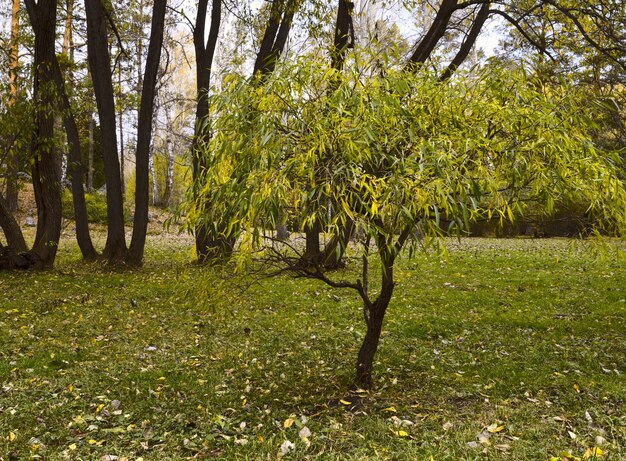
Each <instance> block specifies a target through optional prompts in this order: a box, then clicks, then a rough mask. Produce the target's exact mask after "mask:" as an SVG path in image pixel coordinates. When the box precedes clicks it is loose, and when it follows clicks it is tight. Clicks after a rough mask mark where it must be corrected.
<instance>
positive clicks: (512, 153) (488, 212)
mask: <svg viewBox="0 0 626 461" xmlns="http://www.w3.org/2000/svg"><path fill="white" fill-rule="evenodd" d="M5 3H6V4H5V5H4V6H2V7H0V8H1V10H0V18H2V24H3V25H5V26H6V27H4V28H3V30H2V35H1V36H0V61H1V62H2V64H3V65H2V69H4V71H3V72H2V75H0V92H1V93H2V97H1V98H0V101H1V103H0V145H1V150H0V186H1V188H0V227H2V230H3V235H4V238H3V239H0V270H15V269H26V270H31V269H40V268H50V267H53V265H54V262H55V257H56V251H57V248H58V244H59V240H60V238H61V229H62V219H63V216H64V213H65V211H67V210H63V205H64V204H65V206H67V205H68V204H71V207H72V208H73V210H71V211H72V213H71V215H72V216H73V219H74V220H75V236H76V240H77V243H78V246H79V247H80V250H81V253H82V256H83V258H84V259H85V260H89V261H92V260H97V259H104V260H106V261H108V262H109V263H113V264H123V265H129V266H140V265H141V264H142V262H143V260H144V250H145V245H146V234H147V230H148V222H149V217H150V214H149V206H150V205H151V204H153V205H159V206H162V207H166V208H168V207H169V208H170V211H171V212H172V213H173V219H174V220H180V222H181V227H182V229H185V230H187V231H189V232H191V233H193V234H194V236H195V243H196V245H195V254H196V255H197V259H198V261H199V262H201V263H211V264H216V265H227V264H228V263H230V262H234V263H236V264H237V266H238V267H251V266H254V267H255V268H256V269H258V268H259V267H260V268H262V270H263V271H264V272H266V273H269V274H274V273H290V274H292V275H295V276H300V277H310V278H316V279H320V280H322V281H323V282H325V283H327V284H329V285H331V286H334V287H338V288H349V289H353V290H355V291H356V292H357V294H358V296H359V297H360V298H361V300H362V302H363V317H364V321H365V324H366V335H365V339H364V342H363V345H362V347H361V349H360V352H359V355H358V359H357V361H356V383H357V385H359V386H361V387H368V386H370V385H371V382H372V376H371V373H372V364H373V359H374V354H375V352H376V350H377V347H378V342H379V338H380V333H381V329H382V325H383V319H384V315H385V312H386V310H387V308H388V306H389V304H390V302H391V299H392V295H393V291H394V287H395V280H394V277H393V269H394V262H395V260H396V258H397V257H399V256H400V254H401V253H402V252H403V251H405V250H407V249H408V250H409V251H415V250H417V249H419V248H427V249H428V248H430V247H431V246H433V245H436V244H437V242H438V240H437V237H439V236H441V235H444V234H450V233H452V234H455V235H463V234H467V233H469V232H470V231H471V229H472V226H473V225H475V223H481V222H483V223H484V222H489V223H495V224H496V225H500V226H506V225H510V223H512V222H516V221H517V220H519V219H521V218H523V217H529V216H532V217H534V218H537V217H543V216H550V215H554V214H555V213H562V212H566V213H567V212H569V211H572V210H576V213H577V218H578V219H580V221H581V222H582V223H583V224H581V230H584V231H585V232H587V233H591V232H598V233H602V234H619V233H621V232H622V231H623V230H624V229H625V228H626V190H625V188H624V173H623V172H624V148H625V146H626V145H625V142H626V123H625V118H624V115H625V114H624V109H623V105H624V101H625V96H626V87H625V85H626V35H625V31H626V6H624V4H623V2H621V1H616V0H602V1H599V2H593V4H591V3H589V2H582V1H578V0H531V1H526V0H524V1H509V0H498V1H487V0H468V1H459V0H440V1H437V2H427V1H421V0H405V1H393V0H360V1H356V2H350V1H346V0H336V1H334V2H323V1H318V0H308V1H306V0H271V1H264V2H257V1H252V0H250V1H243V2H235V1H231V0H211V1H210V2H209V0H199V1H198V2H190V1H183V0H169V1H168V0H155V1H153V2H145V1H144V0H107V1H104V0H85V1H84V2H77V1H75V0H54V1H43V0H38V1H37V0H25V1H24V2H23V3H22V2H20V1H19V0H13V1H12V2H11V4H10V5H9V4H8V2H5ZM496 43H497V45H496ZM20 188H22V189H31V188H32V191H33V194H34V198H35V201H36V219H34V225H35V226H36V229H35V234H34V236H33V237H32V238H31V236H30V235H27V236H25V234H24V231H23V229H22V227H23V226H22V224H23V223H22V222H20V220H23V219H24V210H19V201H18V197H19V191H20ZM66 189H67V191H66ZM96 189H99V192H95V190H96ZM98 194H100V195H98ZM94 195H96V196H98V197H101V198H102V200H103V201H106V205H105V207H106V220H105V221H106V243H105V245H104V247H103V248H96V245H94V243H93V241H92V238H91V233H92V232H93V229H94V228H93V226H90V222H89V220H90V215H89V210H88V207H87V202H88V198H89V197H92V196H94ZM64 196H71V200H64ZM89 200H91V199H89ZM103 206H104V205H103ZM572 213H573V211H572ZM33 218H34V217H33ZM129 226H130V227H132V231H130V230H128V229H127V228H128V227H129ZM127 232H128V233H130V241H128V237H129V236H127ZM289 232H291V233H292V236H291V237H289ZM31 240H32V243H31ZM346 264H351V265H355V264H360V269H359V273H360V276H359V277H358V279H355V280H350V279H347V278H346V276H344V275H342V274H344V273H343V272H342V268H343V267H344V266H345V265H346ZM373 269H375V270H377V271H379V273H380V277H379V279H378V280H373V279H372V277H370V272H371V270H373Z"/></svg>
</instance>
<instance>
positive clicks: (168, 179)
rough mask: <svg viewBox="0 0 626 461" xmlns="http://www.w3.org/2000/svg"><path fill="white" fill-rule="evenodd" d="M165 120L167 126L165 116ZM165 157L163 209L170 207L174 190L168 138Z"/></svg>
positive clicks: (171, 153)
mask: <svg viewBox="0 0 626 461" xmlns="http://www.w3.org/2000/svg"><path fill="white" fill-rule="evenodd" d="M166 114H167V109H166ZM166 119H167V121H168V126H169V116H166ZM165 155H166V156H167V161H166V165H165V189H164V190H163V197H162V198H161V205H162V206H163V207H164V208H167V207H169V206H170V203H171V201H172V191H173V189H174V149H172V140H171V139H169V137H168V139H167V141H165Z"/></svg>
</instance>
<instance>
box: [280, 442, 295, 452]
mask: <svg viewBox="0 0 626 461" xmlns="http://www.w3.org/2000/svg"><path fill="white" fill-rule="evenodd" d="M295 448H296V446H295V444H294V443H293V442H291V441H290V440H285V441H284V442H283V443H282V444H281V446H280V453H279V456H285V455H286V454H287V453H289V452H290V451H291V450H293V449H295Z"/></svg>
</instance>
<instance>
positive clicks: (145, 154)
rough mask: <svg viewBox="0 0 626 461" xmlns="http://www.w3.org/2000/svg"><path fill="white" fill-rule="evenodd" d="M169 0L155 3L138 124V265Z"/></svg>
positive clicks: (133, 248)
mask: <svg viewBox="0 0 626 461" xmlns="http://www.w3.org/2000/svg"><path fill="white" fill-rule="evenodd" d="M166 6H167V0H155V1H154V8H153V11H152V26H151V31H150V44H149V45H148V58H147V60H146V71H145V77H144V79H143V88H142V91H141V106H140V108H139V121H138V124H137V152H136V154H135V157H136V185H135V218H134V225H133V237H132V241H131V244H130V250H129V254H128V256H129V262H130V263H131V264H136V265H139V264H141V262H142V259H143V252H144V247H145V243H146V232H147V230H148V200H149V199H148V176H149V174H148V170H149V163H150V143H151V140H152V115H153V113H154V97H155V93H156V82H157V75H158V70H159V63H160V61H161V47H162V45H163V32H164V31H163V29H164V27H165V10H166Z"/></svg>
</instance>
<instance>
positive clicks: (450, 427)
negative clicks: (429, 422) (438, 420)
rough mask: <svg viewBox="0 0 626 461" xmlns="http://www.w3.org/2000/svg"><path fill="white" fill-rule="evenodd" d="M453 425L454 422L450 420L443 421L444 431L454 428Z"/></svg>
mask: <svg viewBox="0 0 626 461" xmlns="http://www.w3.org/2000/svg"><path fill="white" fill-rule="evenodd" d="M452 426H454V424H452V423H451V422H450V421H448V422H446V423H443V426H442V427H443V430H444V431H448V430H450V429H452Z"/></svg>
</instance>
